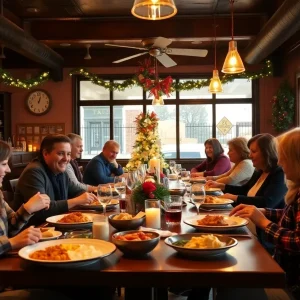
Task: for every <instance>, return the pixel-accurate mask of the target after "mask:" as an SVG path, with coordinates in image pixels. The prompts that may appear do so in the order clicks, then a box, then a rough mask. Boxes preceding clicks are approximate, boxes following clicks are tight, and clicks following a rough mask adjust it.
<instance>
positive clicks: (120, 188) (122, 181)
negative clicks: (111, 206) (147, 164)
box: [114, 176, 126, 212]
mask: <svg viewBox="0 0 300 300" xmlns="http://www.w3.org/2000/svg"><path fill="white" fill-rule="evenodd" d="M114 184H115V185H114V186H115V190H116V191H117V193H118V194H119V196H120V199H119V205H120V212H126V178H125V177H120V176H115V178H114Z"/></svg>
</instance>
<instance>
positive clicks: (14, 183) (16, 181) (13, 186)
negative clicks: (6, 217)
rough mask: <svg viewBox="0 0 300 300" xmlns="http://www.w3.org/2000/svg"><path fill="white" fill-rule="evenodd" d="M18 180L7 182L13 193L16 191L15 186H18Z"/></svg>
mask: <svg viewBox="0 0 300 300" xmlns="http://www.w3.org/2000/svg"><path fill="white" fill-rule="evenodd" d="M18 180H19V178H15V179H11V180H10V181H9V183H10V187H11V190H12V191H13V192H14V193H15V191H16V186H17V184H18Z"/></svg>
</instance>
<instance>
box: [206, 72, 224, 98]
mask: <svg viewBox="0 0 300 300" xmlns="http://www.w3.org/2000/svg"><path fill="white" fill-rule="evenodd" d="M208 91H209V92H210V93H221V92H223V87H222V84H221V81H220V78H219V72H218V70H216V69H215V70H213V77H212V78H211V79H210V84H209V88H208Z"/></svg>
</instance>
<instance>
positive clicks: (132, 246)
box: [112, 230, 160, 256]
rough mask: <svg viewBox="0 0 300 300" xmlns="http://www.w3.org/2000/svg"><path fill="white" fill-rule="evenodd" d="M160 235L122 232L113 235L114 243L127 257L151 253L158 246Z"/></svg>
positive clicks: (150, 232)
mask: <svg viewBox="0 0 300 300" xmlns="http://www.w3.org/2000/svg"><path fill="white" fill-rule="evenodd" d="M159 239H160V235H159V234H158V233H156V232H152V231H146V230H143V231H137V230H129V231H121V232H117V233H115V234H113V235H112V242H113V243H114V244H115V245H116V246H117V248H118V249H119V250H120V251H122V252H123V253H124V254H125V255H130V256H141V255H145V254H147V253H149V252H151V251H152V250H153V249H154V248H155V247H156V246H157V244H158V242H159Z"/></svg>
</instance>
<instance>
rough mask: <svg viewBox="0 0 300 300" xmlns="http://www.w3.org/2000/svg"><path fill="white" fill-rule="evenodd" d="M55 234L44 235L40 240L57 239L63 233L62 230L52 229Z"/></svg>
mask: <svg viewBox="0 0 300 300" xmlns="http://www.w3.org/2000/svg"><path fill="white" fill-rule="evenodd" d="M51 232H52V234H53V236H47V237H42V238H41V239H40V241H50V240H55V239H57V238H59V237H60V236H61V235H62V232H61V231H55V230H53V231H52V230H51Z"/></svg>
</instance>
